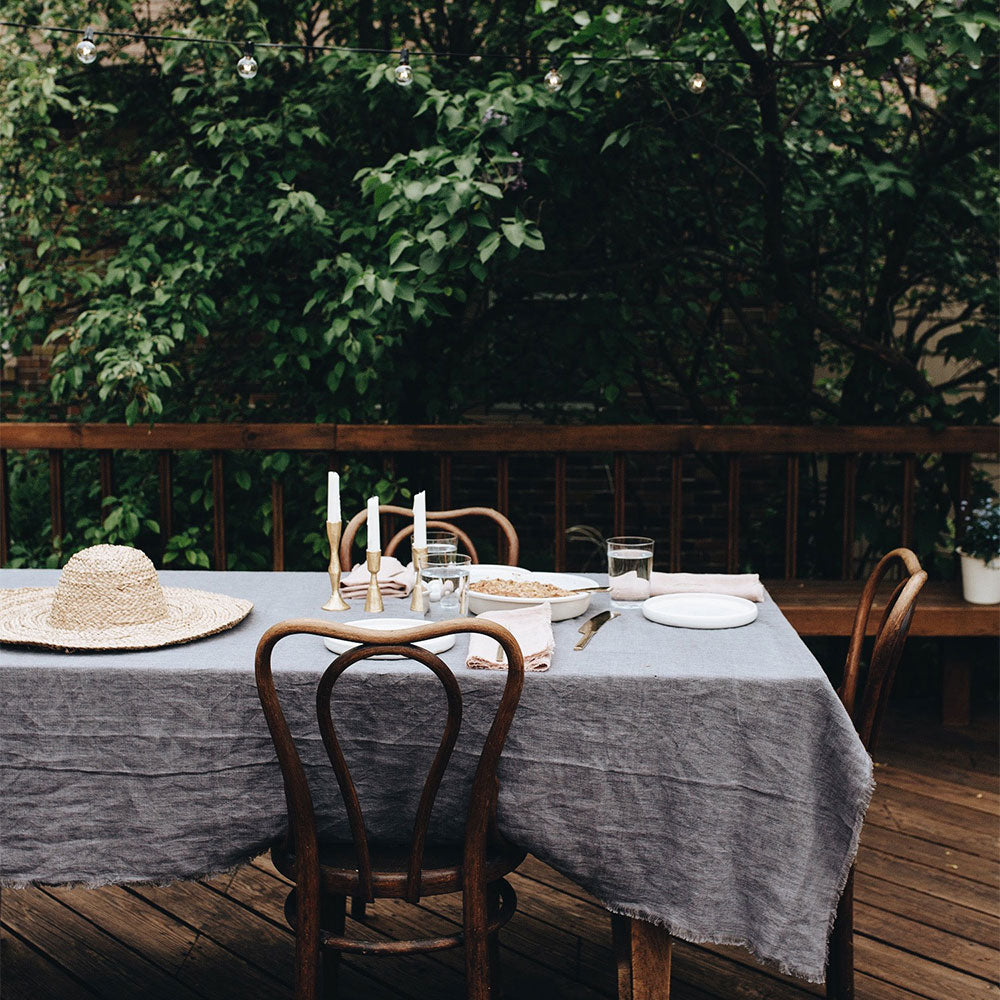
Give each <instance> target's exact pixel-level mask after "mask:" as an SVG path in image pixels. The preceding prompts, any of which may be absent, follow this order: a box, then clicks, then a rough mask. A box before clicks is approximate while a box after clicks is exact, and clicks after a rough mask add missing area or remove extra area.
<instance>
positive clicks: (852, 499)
mask: <svg viewBox="0 0 1000 1000" xmlns="http://www.w3.org/2000/svg"><path fill="white" fill-rule="evenodd" d="M857 486H858V456H857V455H848V456H847V457H846V458H845V459H844V526H843V534H842V536H841V550H840V576H841V579H844V580H850V579H851V576H852V574H853V572H854V531H855V528H854V524H855V513H856V511H857V492H858V490H857Z"/></svg>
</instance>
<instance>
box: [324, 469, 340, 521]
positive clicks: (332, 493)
mask: <svg viewBox="0 0 1000 1000" xmlns="http://www.w3.org/2000/svg"><path fill="white" fill-rule="evenodd" d="M326 519H327V520H328V521H330V522H331V523H333V524H336V523H337V522H338V521H339V520H340V473H339V472H328V473H327V474H326Z"/></svg>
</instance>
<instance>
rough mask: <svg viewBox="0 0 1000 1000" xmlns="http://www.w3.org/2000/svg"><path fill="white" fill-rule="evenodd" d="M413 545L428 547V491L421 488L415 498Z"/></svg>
mask: <svg viewBox="0 0 1000 1000" xmlns="http://www.w3.org/2000/svg"><path fill="white" fill-rule="evenodd" d="M413 547H414V548H417V549H425V548H427V491H426V490H421V491H420V492H419V493H418V494H417V495H416V496H415V497H414V498H413Z"/></svg>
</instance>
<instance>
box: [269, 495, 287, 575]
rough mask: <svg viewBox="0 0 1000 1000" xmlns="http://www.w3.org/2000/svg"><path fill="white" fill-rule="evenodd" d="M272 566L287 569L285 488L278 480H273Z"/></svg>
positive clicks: (281, 569) (277, 569)
mask: <svg viewBox="0 0 1000 1000" xmlns="http://www.w3.org/2000/svg"><path fill="white" fill-rule="evenodd" d="M271 566H272V568H273V569H274V571H275V572H276V573H281V572H283V571H284V569H285V488H284V486H283V485H282V483H281V481H280V480H278V479H272V480H271Z"/></svg>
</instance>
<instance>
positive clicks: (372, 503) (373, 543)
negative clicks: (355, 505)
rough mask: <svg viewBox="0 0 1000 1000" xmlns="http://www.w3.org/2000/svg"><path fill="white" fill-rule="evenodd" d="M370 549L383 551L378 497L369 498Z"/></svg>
mask: <svg viewBox="0 0 1000 1000" xmlns="http://www.w3.org/2000/svg"><path fill="white" fill-rule="evenodd" d="M368 551H369V552H381V551H382V532H381V531H380V530H379V523H378V497H370V498H369V499H368Z"/></svg>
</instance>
